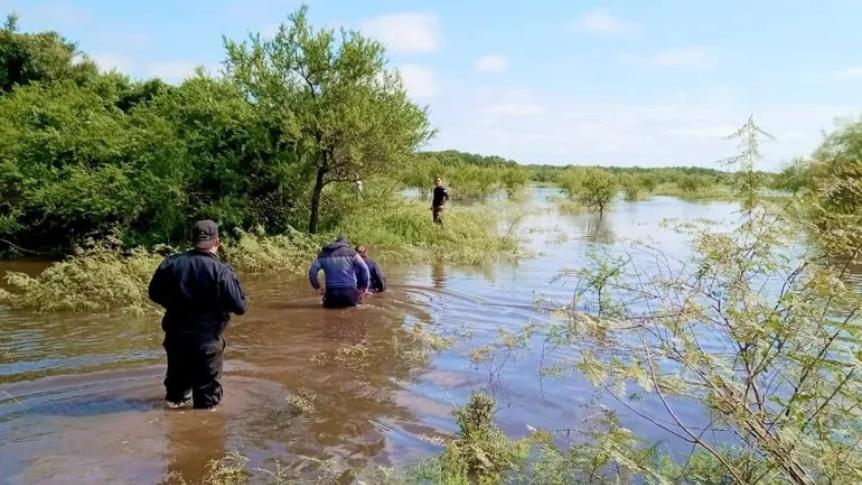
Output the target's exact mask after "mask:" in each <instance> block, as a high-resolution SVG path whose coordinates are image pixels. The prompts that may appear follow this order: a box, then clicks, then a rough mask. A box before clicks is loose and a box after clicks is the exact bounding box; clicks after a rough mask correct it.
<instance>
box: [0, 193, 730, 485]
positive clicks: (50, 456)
mask: <svg viewBox="0 0 862 485" xmlns="http://www.w3.org/2000/svg"><path fill="white" fill-rule="evenodd" d="M554 193H555V191H554V190H550V189H536V190H535V191H534V194H533V198H532V200H531V201H529V202H528V203H529V204H531V208H532V209H533V210H531V211H529V215H528V216H527V217H526V218H525V219H524V220H523V222H522V227H523V231H524V235H525V238H526V245H527V246H528V248H529V249H531V250H533V252H534V253H535V254H537V256H536V257H534V258H531V259H528V260H524V261H521V262H519V263H517V264H511V263H501V264H497V265H491V266H489V267H485V268H462V267H452V266H447V265H444V264H442V263H439V262H434V263H429V264H413V265H405V266H390V265H386V264H385V261H384V262H383V264H384V270H385V272H386V274H387V277H388V281H389V283H390V291H387V292H385V293H382V294H378V295H374V296H372V297H370V298H369V299H368V300H367V302H366V304H364V305H362V306H361V307H359V308H354V309H346V310H324V309H322V308H321V307H320V299H319V297H318V296H317V295H315V294H314V293H313V292H312V291H311V290H310V289H308V284H307V282H306V281H305V279H304V278H301V277H300V278H287V277H284V276H282V275H269V276H255V277H246V278H244V283H245V286H246V289H247V293H248V296H249V299H250V310H249V313H248V314H247V315H245V316H243V317H242V318H238V319H236V320H234V321H233V322H232V323H231V326H230V328H229V329H228V333H227V341H228V347H227V351H226V363H225V378H224V384H225V400H224V402H223V404H222V406H220V407H219V409H218V410H217V411H215V412H201V411H184V412H175V411H173V412H171V411H167V410H164V409H163V408H162V403H161V397H162V395H163V390H162V387H161V380H162V375H163V372H164V362H163V358H164V357H163V355H162V349H161V346H160V344H161V338H162V334H161V330H160V327H159V322H158V317H157V316H149V317H141V318H130V317H127V316H123V317H105V316H91V315H84V316H70V315H30V314H22V313H15V312H10V311H8V310H4V309H0V469H2V470H3V471H4V475H5V477H6V479H7V481H9V482H13V483H31V482H54V483H71V482H80V481H88V482H93V481H95V482H125V481H140V482H144V483H154V482H158V481H160V480H165V479H166V477H168V475H169V474H170V473H180V474H182V475H183V476H185V477H186V478H188V479H191V480H192V481H195V480H197V479H198V478H199V477H200V476H201V475H202V474H203V472H204V467H205V464H206V462H207V461H209V460H210V459H212V458H215V457H219V456H222V455H223V454H224V453H225V452H226V451H230V450H236V451H238V452H240V453H242V454H244V455H247V456H249V457H250V459H251V465H252V466H262V467H269V468H272V467H273V466H274V463H275V460H278V461H279V462H280V463H282V464H283V465H284V467H285V469H286V470H287V472H288V474H289V475H290V477H293V478H304V479H309V480H316V479H319V478H321V477H328V478H332V479H336V480H340V481H350V480H351V478H352V477H353V476H354V473H355V472H356V470H358V469H361V468H363V467H366V466H369V465H373V464H381V465H396V466H397V465H401V464H406V463H408V462H412V461H414V460H416V459H418V458H421V457H423V456H427V455H428V454H430V453H433V452H436V451H439V447H438V445H435V444H433V443H432V442H430V441H429V440H428V439H427V437H428V436H440V435H445V434H447V433H451V432H453V431H454V430H455V429H456V426H455V423H454V420H453V418H452V416H451V410H452V407H453V406H454V405H458V404H461V403H463V402H464V401H465V400H466V397H467V396H468V395H469V393H470V392H471V390H473V389H477V388H481V389H486V390H488V391H490V392H492V393H493V394H494V395H495V397H496V398H497V400H498V402H499V404H500V412H499V413H498V415H497V418H498V421H499V422H500V424H501V426H502V427H503V428H504V429H505V430H506V431H507V432H509V433H510V434H512V435H513V436H522V435H524V434H525V433H527V426H528V425H529V426H533V427H536V428H545V429H561V428H571V427H576V426H578V423H579V422H580V421H581V420H583V419H585V417H586V416H588V415H589V414H590V412H591V410H592V407H593V406H594V401H593V399H592V398H593V395H594V390H593V388H592V387H591V386H590V384H589V383H588V382H587V381H586V379H584V378H583V377H581V376H573V377H567V378H565V379H547V378H544V379H541V378H539V375H538V369H539V367H540V365H541V362H542V358H543V355H542V347H541V335H536V336H535V337H533V343H534V344H535V345H534V346H533V348H532V349H531V350H530V351H527V352H525V353H523V354H520V355H517V356H513V357H512V358H510V359H505V360H503V359H501V360H500V362H503V364H502V365H501V367H500V370H499V373H498V374H497V375H496V376H495V378H494V379H493V386H490V387H489V373H488V370H487V369H486V368H484V367H482V366H474V365H473V364H472V363H471V362H470V361H469V359H468V358H467V354H468V353H469V350H470V349H471V348H474V347H475V346H478V345H481V344H484V343H488V342H492V341H494V340H496V339H497V338H499V331H500V329H505V330H507V331H510V332H517V331H518V329H520V328H523V327H524V326H525V325H527V324H528V323H530V322H539V323H541V322H545V321H547V320H548V315H547V313H546V311H545V309H546V308H547V305H545V306H543V305H537V304H536V302H537V301H547V300H556V301H564V300H566V299H567V298H569V296H570V295H569V292H570V291H571V290H572V283H571V282H569V281H565V280H559V281H555V282H552V278H553V277H554V276H555V275H557V273H558V272H559V271H560V270H562V269H565V268H574V267H577V266H578V265H579V264H582V263H583V261H584V256H585V254H586V253H587V252H588V251H589V250H590V248H591V247H595V246H596V245H600V246H604V247H607V248H610V249H613V248H615V247H617V245H618V244H619V243H620V242H621V240H624V239H628V238H648V239H650V240H651V241H652V242H653V243H654V244H655V245H657V246H660V247H662V248H663V249H665V250H666V251H668V252H672V253H673V254H675V255H680V256H681V255H684V254H685V252H686V250H687V249H686V248H687V244H686V241H685V240H684V239H682V237H681V236H680V235H679V234H677V233H675V232H674V231H672V230H669V229H666V228H664V227H663V226H662V225H661V221H662V220H663V219H665V218H676V219H678V220H693V219H699V218H707V217H708V218H713V219H721V218H726V217H731V216H732V214H733V213H734V211H736V210H737V208H736V206H735V204H732V203H723V202H713V203H708V204H691V203H687V202H682V201H679V200H675V199H671V198H665V197H660V198H656V199H653V200H650V201H645V202H639V203H626V202H619V203H618V204H616V206H614V207H613V208H612V210H611V211H609V212H607V213H606V214H605V215H604V216H603V217H601V218H599V217H597V216H595V215H592V214H579V215H562V214H559V213H557V212H556V211H555V210H554V207H553V205H552V204H551V203H550V202H549V201H548V197H549V196H551V195H553V194H554ZM4 264H6V263H4ZM414 327H417V328H418V327H423V328H426V329H429V330H431V331H433V332H434V333H436V334H440V335H442V336H443V337H447V338H450V339H452V341H453V342H454V346H453V347H452V348H451V349H448V350H443V351H441V352H437V353H435V352H429V351H428V346H427V345H426V344H425V343H424V342H423V341H422V338H421V334H419V333H416V332H414V331H413V329H414ZM547 352H548V354H553V353H554V352H556V351H554V352H552V351H551V350H547ZM544 357H546V358H551V357H555V355H545V356H544ZM299 393H302V395H306V396H312V397H313V402H314V407H315V411H314V412H313V413H310V414H299V413H297V412H296V410H295V409H293V408H292V407H291V405H290V403H289V400H288V398H289V397H290V396H292V395H297V394H299ZM657 405H658V404H657ZM679 407H680V411H679V412H680V414H683V415H684V418H691V419H694V420H696V419H697V418H698V417H699V416H700V411H699V409H698V408H697V407H695V406H691V405H688V406H686V405H680V406H679ZM626 424H627V425H628V426H629V427H631V428H633V429H634V430H635V431H636V432H639V433H642V434H645V435H647V436H648V437H652V438H656V439H664V438H667V437H666V436H664V435H662V434H661V433H659V432H658V431H657V430H656V429H655V428H654V427H651V426H649V425H647V424H645V423H642V422H639V421H638V420H635V419H630V420H629V422H627V423H626ZM667 443H669V444H668V446H672V447H673V446H680V445H674V444H673V442H672V441H670V440H669V441H667ZM324 463H325V465H324Z"/></svg>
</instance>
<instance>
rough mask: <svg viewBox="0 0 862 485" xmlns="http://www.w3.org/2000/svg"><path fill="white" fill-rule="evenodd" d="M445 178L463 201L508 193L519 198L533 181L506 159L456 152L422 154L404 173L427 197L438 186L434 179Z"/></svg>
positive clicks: (407, 183) (451, 191)
mask: <svg viewBox="0 0 862 485" xmlns="http://www.w3.org/2000/svg"><path fill="white" fill-rule="evenodd" d="M435 177H441V178H443V181H444V183H445V184H446V186H447V187H448V190H449V194H450V196H451V197H453V198H457V199H459V200H469V199H473V200H481V199H485V198H487V197H490V196H492V195H494V194H496V193H497V192H499V191H501V190H502V191H505V193H506V196H507V197H508V198H510V199H512V198H515V197H517V196H518V195H519V193H520V192H521V191H522V190H523V189H524V187H526V185H527V183H528V182H529V178H530V175H529V172H528V171H527V169H526V168H525V167H521V166H519V165H518V164H517V163H515V162H513V161H511V160H506V159H504V158H500V157H495V156H490V157H485V156H482V155H474V154H471V153H463V152H458V151H455V150H447V151H442V152H422V153H420V154H419V155H418V156H416V157H415V158H414V159H412V160H411V161H410V162H409V163H407V164H406V165H405V166H404V168H403V169H402V171H401V174H400V180H401V182H402V184H404V186H406V187H409V188H415V189H418V190H419V192H420V194H421V195H422V197H423V198H424V197H425V196H426V195H427V194H428V193H429V192H430V189H431V188H432V187H433V185H434V178H435Z"/></svg>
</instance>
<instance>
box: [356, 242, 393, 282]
mask: <svg viewBox="0 0 862 485" xmlns="http://www.w3.org/2000/svg"><path fill="white" fill-rule="evenodd" d="M356 252H357V253H359V255H360V256H362V259H363V260H365V264H367V265H368V291H369V292H371V293H380V292H381V291H386V277H385V276H383V271H382V270H381V269H380V265H379V264H377V263H376V262H375V261H374V260H372V259H371V258H369V257H368V247H366V246H364V245H360V246H356Z"/></svg>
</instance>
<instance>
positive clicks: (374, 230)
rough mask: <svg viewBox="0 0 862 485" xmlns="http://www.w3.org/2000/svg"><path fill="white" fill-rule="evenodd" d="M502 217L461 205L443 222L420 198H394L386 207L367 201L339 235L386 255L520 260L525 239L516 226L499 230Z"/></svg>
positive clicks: (389, 257)
mask: <svg viewBox="0 0 862 485" xmlns="http://www.w3.org/2000/svg"><path fill="white" fill-rule="evenodd" d="M499 223H500V220H499V219H498V217H497V216H496V215H495V214H494V212H492V210H491V209H490V208H487V207H471V208H465V207H456V208H454V209H447V210H446V211H445V212H444V214H443V225H442V226H440V225H436V224H434V223H433V222H432V220H431V210H430V208H429V207H428V206H427V205H426V204H424V203H421V202H416V201H407V200H403V199H401V200H393V201H392V202H391V203H390V204H389V205H387V206H382V207H381V206H374V205H368V206H364V207H361V208H359V209H358V210H357V211H356V212H354V213H351V214H350V215H348V216H347V217H345V218H344V219H343V220H342V221H341V223H340V224H339V225H338V227H337V228H336V229H335V231H334V232H335V233H338V234H343V235H346V236H347V237H348V239H349V240H350V241H351V242H353V243H362V244H368V245H371V246H373V247H374V248H375V252H376V254H378V255H381V257H382V258H383V259H387V260H390V261H393V260H398V261H408V260H417V259H421V258H427V257H433V258H434V259H436V260H440V261H447V262H456V263H466V264H476V263H482V262H487V261H489V260H493V259H496V258H500V257H502V258H507V257H509V258H515V257H517V256H518V255H519V248H520V241H519V239H518V238H517V236H516V235H515V234H513V232H514V229H515V228H514V227H510V228H509V230H508V231H505V232H503V231H499V230H498V225H499Z"/></svg>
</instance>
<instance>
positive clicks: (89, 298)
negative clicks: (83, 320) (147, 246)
mask: <svg viewBox="0 0 862 485" xmlns="http://www.w3.org/2000/svg"><path fill="white" fill-rule="evenodd" d="M160 261H161V256H159V255H158V254H155V253H151V252H149V251H146V250H144V249H135V250H132V251H131V252H130V253H129V254H122V253H121V252H119V251H118V250H117V249H116V248H114V247H111V246H110V245H108V244H101V245H97V246H94V247H92V248H90V249H86V250H79V251H78V253H77V254H75V255H74V256H72V257H70V258H68V259H66V260H65V261H61V262H58V263H54V264H52V265H50V266H48V268H46V269H45V270H44V271H43V272H42V273H41V274H39V275H38V276H36V277H31V276H28V275H26V274H24V273H15V272H10V273H7V274H6V277H5V281H6V284H7V285H8V287H9V290H2V289H0V304H5V305H9V306H11V307H13V308H22V309H28V310H35V311H39V312H51V311H79V312H88V311H90V312H92V311H107V310H111V309H115V308H123V309H124V310H125V311H127V312H131V313H143V312H145V311H147V310H149V309H154V308H155V307H154V306H152V305H151V304H150V302H149V297H148V295H147V284H148V283H149V280H150V277H151V276H152V274H153V271H155V269H156V267H157V266H158V264H159V262H160Z"/></svg>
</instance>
